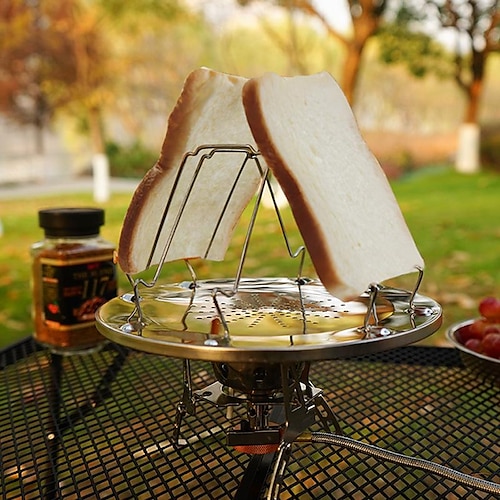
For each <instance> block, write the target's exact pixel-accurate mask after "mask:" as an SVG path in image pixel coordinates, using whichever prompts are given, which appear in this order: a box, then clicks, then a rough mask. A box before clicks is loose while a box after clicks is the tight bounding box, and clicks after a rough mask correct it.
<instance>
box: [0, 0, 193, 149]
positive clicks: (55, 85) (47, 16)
mask: <svg viewBox="0 0 500 500" xmlns="http://www.w3.org/2000/svg"><path fill="white" fill-rule="evenodd" d="M181 12H183V9H182V8H181V7H180V6H179V3H178V2H177V0H130V1H127V2H122V1H119V0H90V1H82V0H65V1H64V2H61V1H59V0H2V3H1V4H0V55H1V56H0V111H1V112H3V113H5V114H6V115H8V116H10V117H11V118H13V119H14V120H16V121H18V122H21V123H29V124H34V125H35V126H36V127H37V129H38V130H40V131H41V130H42V129H43V128H44V127H46V126H47V125H48V124H49V123H50V121H51V119H52V118H53V116H54V115H55V113H56V112H57V111H59V110H64V111H66V112H71V113H72V114H73V115H75V116H80V117H81V118H82V121H83V122H84V123H85V124H86V130H87V131H88V133H89V136H90V138H91V143H92V149H93V152H94V153H97V154H103V153H104V150H105V148H104V142H105V141H104V136H103V129H102V116H101V115H102V112H103V110H104V109H105V108H106V107H107V106H110V105H111V103H112V102H113V100H114V99H115V96H114V89H115V88H116V85H117V82H118V81H119V80H120V79H122V78H123V75H125V74H127V70H128V69H129V68H127V62H128V61H125V60H124V59H120V58H116V57H115V56H116V52H117V47H116V45H117V42H118V44H119V41H118V40H117V39H116V35H117V33H118V32H120V29H121V33H126V36H128V37H133V36H134V34H137V33H138V32H139V31H140V30H143V29H144V27H145V26H148V25H149V23H158V22H160V21H161V20H166V19H171V18H172V17H174V16H176V15H179V14H180V13H181ZM120 26H121V28H120ZM124 38H126V37H123V36H122V38H121V40H120V41H123V39H124ZM38 136H39V138H41V137H42V135H41V133H40V134H38ZM37 150H38V151H39V152H42V151H43V144H42V142H41V139H39V140H38V144H37Z"/></svg>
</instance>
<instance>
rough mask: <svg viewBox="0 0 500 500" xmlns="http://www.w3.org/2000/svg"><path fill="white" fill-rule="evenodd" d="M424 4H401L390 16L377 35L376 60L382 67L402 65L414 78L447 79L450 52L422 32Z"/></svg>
mask: <svg viewBox="0 0 500 500" xmlns="http://www.w3.org/2000/svg"><path fill="white" fill-rule="evenodd" d="M425 1H426V0H423V2H425ZM423 2H422V1H420V0H412V1H411V2H403V3H401V4H399V5H398V6H397V7H396V9H395V10H394V11H393V12H392V17H391V18H390V19H388V20H387V22H386V23H385V24H384V26H383V27H382V28H381V29H380V31H379V33H378V35H377V40H378V49H379V50H378V55H379V58H380V60H381V61H382V62H383V63H385V64H402V65H403V66H405V67H406V68H407V69H408V71H409V72H410V74H412V75H413V76H416V77H417V78H422V77H424V76H426V75H428V74H434V75H436V76H438V77H443V78H449V77H451V75H452V74H453V68H452V64H451V62H452V61H451V58H450V57H449V52H448V51H446V50H445V48H444V47H443V45H442V44H440V43H439V42H437V41H436V40H435V38H433V37H432V36H431V35H429V34H427V33H425V32H423V31H422V26H423V25H424V24H423V23H424V22H425V20H426V16H427V15H428V14H427V13H426V11H425V8H424V6H425V4H424V3H423Z"/></svg>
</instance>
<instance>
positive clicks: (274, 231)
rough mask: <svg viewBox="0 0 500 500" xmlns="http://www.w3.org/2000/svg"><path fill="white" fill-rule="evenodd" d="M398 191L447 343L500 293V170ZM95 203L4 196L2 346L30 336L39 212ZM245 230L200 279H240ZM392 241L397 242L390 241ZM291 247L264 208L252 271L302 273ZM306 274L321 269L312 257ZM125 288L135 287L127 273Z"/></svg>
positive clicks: (112, 210)
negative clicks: (458, 324)
mask: <svg viewBox="0 0 500 500" xmlns="http://www.w3.org/2000/svg"><path fill="white" fill-rule="evenodd" d="M393 189H394V191H395V193H396V197H397V198H398V201H399V203H400V205H401V208H402V210H403V213H404V215H405V217H406V220H407V222H408V225H409V227H410V230H411V231H412V233H413V236H414V238H415V240H416V242H417V245H418V247H419V249H420V251H421V253H422V255H423V256H424V259H425V262H426V270H425V277H424V282H423V284H422V287H421V289H420V291H421V292H422V293H424V294H426V295H429V296H431V297H433V298H435V299H436V300H438V302H440V303H441V305H442V306H443V310H444V325H443V328H442V329H441V330H440V332H438V333H437V334H435V335H433V336H432V337H430V338H429V339H427V340H426V341H425V342H426V343H431V344H434V345H439V344H443V343H444V330H445V328H446V327H447V326H448V325H449V324H451V323H453V322H455V321H459V320H462V319H466V318H469V317H473V316H476V315H477V303H478V302H479V300H480V299H481V298H482V297H484V296H486V295H495V294H497V295H499V294H500V290H499V284H500V219H499V213H500V176H499V175H498V174H494V173H486V172H485V173H480V174H474V175H461V174H457V173H455V172H453V171H451V170H449V169H446V168H442V167H439V168H438V167H435V168H429V169H426V170H422V171H419V172H417V173H415V174H413V175H411V176H408V177H405V178H404V179H401V180H398V181H396V182H393ZM130 197H131V194H114V195H113V196H112V198H111V200H110V201H109V202H107V203H106V204H104V205H102V206H103V208H104V209H105V210H106V225H105V226H104V228H103V230H102V235H103V236H104V237H105V238H106V239H108V240H110V241H113V242H117V241H118V236H119V232H120V227H121V223H122V219H123V216H124V214H125V211H126V208H127V206H128V203H129V201H130ZM69 205H72V206H85V205H87V206H93V205H95V203H94V202H93V200H92V197H91V195H90V194H80V195H74V194H71V195H66V196H65V195H61V196H57V197H50V198H46V197H45V198H44V197H40V198H34V199H19V200H1V199H0V218H1V220H2V223H3V227H4V235H3V236H2V237H1V239H0V243H1V245H0V300H1V304H2V306H1V307H0V323H1V324H2V331H1V333H0V347H2V346H5V345H8V344H10V343H12V342H14V341H15V340H17V339H19V338H21V337H23V336H25V335H28V334H29V333H30V332H31V329H32V322H31V313H30V308H31V291H30V255H29V247H30V245H31V244H32V243H34V242H35V241H37V240H39V239H41V238H42V231H41V229H40V228H39V227H38V219H37V211H38V210H39V209H40V208H47V207H54V206H69ZM283 216H284V219H285V222H286V226H287V228H288V235H289V239H290V242H291V246H292V248H293V249H295V248H297V247H298V246H299V245H300V243H301V240H300V237H299V234H298V232H297V230H296V229H295V228H294V225H293V219H292V217H291V215H290V213H289V212H288V211H287V210H285V211H284V212H283ZM248 217H249V211H247V212H246V213H245V214H244V217H243V219H242V225H241V226H239V227H238V228H237V231H236V233H235V237H234V239H233V244H232V246H231V248H230V250H229V251H228V255H227V258H226V260H225V261H224V262H223V263H218V264H212V263H206V262H200V263H198V264H197V273H198V275H199V277H200V278H208V277H215V276H233V275H234V273H235V272H236V267H237V260H238V256H239V249H240V248H241V244H242V241H243V238H244V226H245V222H246V221H248ZM388 245H390V242H388ZM286 256H287V252H286V248H285V246H284V244H283V238H282V236H281V232H280V229H279V226H278V224H277V222H276V217H275V215H274V213H273V212H272V211H268V210H265V209H261V211H260V213H259V218H258V221H257V225H256V230H255V232H254V235H253V237H252V240H251V244H250V248H249V253H248V256H247V259H246V262H245V268H244V275H245V276H295V275H296V274H297V265H298V264H297V262H296V261H292V260H291V259H289V258H286ZM304 274H305V275H309V276H311V275H312V274H313V271H312V267H311V264H310V262H309V261H306V265H305V271H304ZM182 279H188V274H187V273H186V272H185V268H184V266H183V265H179V264H175V265H170V264H169V265H166V266H165V267H164V269H163V272H162V281H166V282H176V281H179V280H182ZM413 279H414V277H412V278H411V279H409V278H407V277H404V278H402V279H400V280H396V282H395V284H396V285H398V286H402V287H411V286H412V284H413ZM120 286H121V289H122V290H125V289H127V288H128V286H127V282H126V279H125V277H124V276H123V275H121V274H120Z"/></svg>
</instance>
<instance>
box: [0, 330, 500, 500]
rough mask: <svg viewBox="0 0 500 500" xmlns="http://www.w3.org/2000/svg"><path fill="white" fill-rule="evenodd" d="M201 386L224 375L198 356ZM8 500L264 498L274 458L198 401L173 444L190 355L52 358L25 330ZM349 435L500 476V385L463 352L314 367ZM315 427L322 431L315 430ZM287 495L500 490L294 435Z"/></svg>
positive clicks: (18, 348) (5, 465)
mask: <svg viewBox="0 0 500 500" xmlns="http://www.w3.org/2000/svg"><path fill="white" fill-rule="evenodd" d="M193 367H194V368H195V369H194V370H193V373H196V377H195V379H194V383H195V384H196V386H199V388H203V387H205V386H207V385H208V384H210V383H211V382H213V380H214V378H213V375H212V371H211V365H210V364H209V363H205V362H193ZM0 368H1V375H0V425H1V443H0V444H1V450H0V451H1V454H0V458H1V466H2V475H1V479H0V496H1V497H2V498H4V499H21V498H23V499H35V498H36V499H39V498H47V499H56V498H61V499H63V498H64V499H70V498H71V499H72V498H75V499H76V498H78V499H85V498H87V499H90V498H99V499H106V498H109V499H132V498H133V499H149V498H158V499H162V498H164V499H171V498H186V499H187V498H200V499H201V498H240V499H241V498H259V497H263V496H264V495H265V490H266V481H268V479H267V471H268V468H269V466H270V464H271V463H272V459H273V457H272V455H260V456H253V457H251V456H249V455H245V454H242V453H239V452H237V451H235V450H233V449H232V448H230V447H228V446H227V445H226V442H225V429H227V427H228V426H229V425H230V422H229V420H228V419H227V415H226V414H225V411H224V410H222V409H219V408H216V407H214V406H212V405H208V404H201V405H199V406H198V407H197V414H196V416H195V417H193V416H189V417H187V418H186V419H185V422H184V426H183V428H182V438H183V440H182V442H181V445H180V446H173V445H172V443H171V441H170V440H169V434H170V433H171V432H172V429H173V426H174V421H175V414H176V405H177V403H178V402H179V400H180V398H181V396H182V389H183V387H182V362H181V361H180V360H176V359H172V358H166V357H161V356H156V355H150V354H144V353H139V352H135V351H128V350H127V349H125V348H122V347H119V346H116V345H113V344H110V345H109V346H108V347H107V348H105V349H104V350H102V351H101V352H99V353H94V354H91V355H87V356H81V357H79V356H75V357H67V358H66V357H65V358H62V357H58V356H54V357H52V356H51V355H50V354H49V353H48V352H47V351H45V350H42V349H39V348H38V347H37V346H36V345H35V344H34V343H33V342H32V341H31V340H30V339H27V340H25V341H23V342H21V343H19V344H17V345H15V346H13V347H11V348H9V349H7V350H5V351H3V352H1V353H0ZM310 378H311V381H312V382H313V383H314V384H315V386H317V387H320V388H322V389H323V390H324V395H325V397H326V399H327V400H328V402H329V404H330V405H331V407H332V409H333V410H334V412H335V413H336V415H337V417H338V419H339V421H340V424H341V426H342V428H343V430H344V432H345V434H346V435H347V436H349V437H352V438H354V439H357V440H360V441H363V442H366V443H372V444H376V445H377V446H379V447H382V448H385V449H387V450H393V451H397V452H400V453H404V454H407V455H411V456H416V457H421V458H424V459H426V460H431V461H433V462H436V463H440V464H444V465H447V466H448V467H451V468H454V469H457V470H460V471H462V472H464V473H466V474H471V475H475V476H477V477H481V478H483V479H486V480H489V481H493V482H496V483H498V482H500V470H499V456H500V387H499V386H498V385H495V383H494V381H492V380H488V379H483V380H482V379H479V378H477V377H476V376H474V375H472V374H470V373H469V372H467V371H466V370H465V369H464V368H463V366H462V364H461V362H460V359H459V357H458V353H457V352H456V351H454V350H452V349H446V348H432V347H423V346H409V347H401V348H397V349H394V350H391V351H387V352H385V353H380V354H377V355H371V356H367V357H362V358H355V359H349V360H339V361H328V362H318V363H314V364H313V365H312V370H311V376H310ZM313 430H314V429H313ZM281 493H282V494H281V497H280V498H298V499H307V498H353V499H364V498H394V499H396V498H447V499H453V498H494V497H493V496H492V495H490V494H487V493H483V492H478V491H472V490H470V489H468V488H466V487H464V486H462V485H458V484H456V483H454V482H452V481H450V480H447V479H446V480H445V479H443V478H442V477H437V476H433V475H431V474H429V473H427V472H424V471H421V470H418V469H411V468H407V467H403V466H401V465H396V464H393V463H387V462H383V461H381V460H380V459H375V458H372V457H369V456H363V455H361V454H355V453H353V452H350V451H348V450H346V449H342V448H339V447H336V446H332V445H329V444H328V445H326V444H318V443H314V444H305V443H296V444H294V445H293V448H292V456H291V460H290V462H289V464H288V467H287V470H286V474H285V477H284V485H283V488H282V492H281Z"/></svg>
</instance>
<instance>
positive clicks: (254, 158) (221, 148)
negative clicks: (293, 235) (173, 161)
mask: <svg viewBox="0 0 500 500" xmlns="http://www.w3.org/2000/svg"><path fill="white" fill-rule="evenodd" d="M235 153H243V154H244V158H243V161H242V162H241V164H240V166H239V168H237V169H235V177H234V181H233V184H232V186H231V189H230V190H229V191H228V195H227V198H226V200H225V203H224V205H223V210H222V211H221V213H220V215H219V218H218V221H217V224H216V226H215V228H214V231H213V233H212V237H211V238H210V241H209V243H208V245H207V248H206V250H205V254H204V258H206V256H207V255H208V253H209V251H210V248H211V247H212V244H213V242H214V240H215V238H216V235H217V232H218V230H219V227H220V224H221V222H222V219H223V216H224V212H225V210H226V209H227V207H228V205H229V202H230V200H231V198H232V196H233V195H234V193H235V189H236V186H237V184H238V182H239V180H240V178H241V175H242V172H243V170H244V169H245V168H247V165H248V163H249V162H250V163H252V162H253V163H254V166H255V168H256V169H257V170H258V172H259V175H260V178H261V181H260V185H259V187H258V189H257V193H256V198H255V202H254V206H253V210H252V215H251V218H250V222H249V224H248V228H247V232H246V235H245V240H244V243H243V246H242V251H241V254H240V259H239V262H238V267H237V271H236V275H235V278H234V286H233V290H232V292H231V293H235V292H236V291H237V290H238V286H239V283H240V280H241V276H242V272H243V266H244V263H245V258H246V255H247V251H248V246H249V243H250V237H251V235H252V231H253V228H254V225H255V220H256V218H257V213H258V210H259V206H260V203H261V200H262V196H263V193H264V189H265V187H266V186H267V188H268V190H269V193H270V196H271V200H272V203H273V206H274V210H275V212H276V216H277V219H278V223H279V226H280V229H281V233H282V235H283V239H284V242H285V245H286V249H287V251H288V255H289V256H290V257H291V258H294V259H295V258H299V266H298V272H297V282H298V283H299V284H300V277H301V274H302V269H303V265H304V258H305V251H306V250H305V247H304V246H303V245H301V246H300V247H299V248H298V249H297V250H295V251H293V250H292V248H291V245H290V241H289V239H288V236H287V234H286V229H285V224H284V222H283V218H282V216H281V213H280V210H279V207H278V203H277V201H276V196H275V193H274V190H273V188H272V185H271V182H270V179H269V177H270V174H269V168H268V167H267V166H263V165H262V164H261V162H260V161H259V156H260V152H259V151H257V150H256V149H255V148H254V147H253V146H251V145H248V144H247V145H241V144H240V145H238V144H205V145H201V146H199V147H197V148H196V149H195V150H194V151H191V152H187V153H186V154H185V155H184V157H183V159H182V162H181V165H180V167H179V170H178V172H177V175H176V178H175V180H174V184H173V186H172V189H171V191H170V193H169V196H168V199H167V202H166V204H165V209H164V212H163V215H162V218H161V221H160V224H159V226H158V229H157V231H156V235H155V238H154V243H153V246H152V248H151V251H150V254H149V258H148V263H147V267H148V268H149V267H150V266H151V263H152V259H153V256H154V254H155V252H156V249H157V245H158V243H159V240H160V235H161V233H162V230H163V227H164V224H165V221H166V218H167V214H168V212H169V210H170V208H171V204H172V200H173V197H174V194H175V191H176V189H177V187H178V185H179V181H180V179H181V177H182V175H183V173H184V168H185V165H186V163H187V161H188V160H189V159H190V158H193V157H194V158H196V157H198V163H197V165H196V168H195V169H194V172H193V175H192V178H191V179H190V182H189V184H188V189H187V191H186V193H185V195H184V198H183V200H182V203H181V206H180V209H179V211H178V213H177V214H176V215H175V219H174V223H173V226H172V230H171V231H170V233H169V235H168V237H167V240H166V243H165V246H164V248H163V251H162V254H161V257H160V260H159V263H158V265H157V268H156V270H155V273H154V275H153V277H152V279H151V280H149V281H146V280H144V279H142V278H140V277H139V278H134V277H133V276H132V275H130V274H127V279H128V281H129V283H130V284H131V285H132V287H133V291H134V296H135V301H136V311H134V315H136V316H137V317H138V323H135V322H134V323H135V324H136V325H138V327H140V324H142V321H143V315H142V311H141V306H140V293H139V286H140V285H142V286H145V287H148V288H152V287H154V286H155V285H156V283H157V282H158V279H159V277H160V274H161V272H162V269H163V266H164V264H165V261H166V258H167V255H168V252H169V249H170V246H171V244H172V241H173V239H174V235H175V232H176V231H177V228H178V226H179V223H180V220H181V218H182V215H183V213H184V210H185V208H186V206H187V204H188V203H189V200H190V198H191V195H192V191H193V187H194V185H195V183H196V180H197V178H198V175H199V173H200V171H201V169H202V168H203V166H204V165H205V164H206V162H207V161H209V160H211V159H212V158H213V157H214V155H216V154H235ZM185 264H186V266H187V268H188V271H189V274H190V276H191V279H192V283H193V285H192V286H193V288H196V283H197V276H196V272H195V270H194V268H193V266H192V265H191V263H190V262H189V260H187V259H186V260H185ZM218 293H224V294H227V291H223V290H214V302H215V305H216V307H217V308H218V306H217V299H216V295H217V294H218ZM218 309H219V310H220V308H218ZM221 321H222V322H223V324H225V322H224V319H223V318H221ZM226 327H227V325H226Z"/></svg>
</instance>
